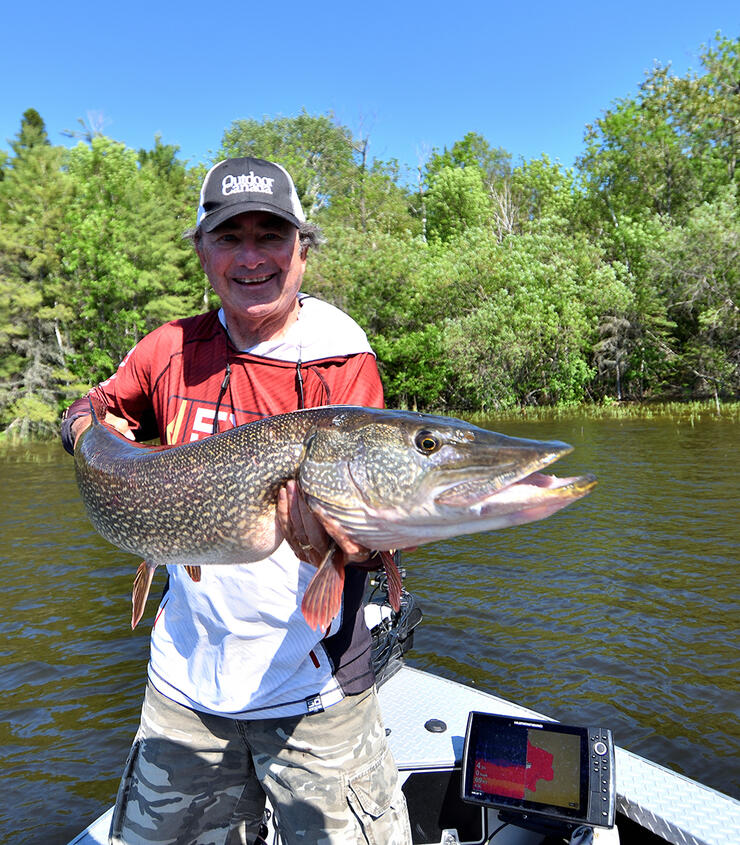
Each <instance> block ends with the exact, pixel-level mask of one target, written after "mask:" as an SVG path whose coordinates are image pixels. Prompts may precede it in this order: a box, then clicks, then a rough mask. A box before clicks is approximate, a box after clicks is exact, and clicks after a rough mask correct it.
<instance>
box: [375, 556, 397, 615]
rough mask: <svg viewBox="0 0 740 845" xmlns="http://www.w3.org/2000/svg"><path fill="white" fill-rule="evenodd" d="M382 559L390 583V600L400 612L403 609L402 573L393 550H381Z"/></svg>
mask: <svg viewBox="0 0 740 845" xmlns="http://www.w3.org/2000/svg"><path fill="white" fill-rule="evenodd" d="M380 559H381V560H382V561H383V566H384V568H385V577H386V578H387V583H388V602H389V603H390V606H391V607H392V608H393V609H394V610H395V611H396V613H398V611H399V610H400V609H401V586H402V585H401V573H400V572H399V571H398V567H397V566H396V561H395V560H394V559H393V552H380Z"/></svg>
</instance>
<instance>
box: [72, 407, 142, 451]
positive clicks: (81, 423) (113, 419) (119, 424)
mask: <svg viewBox="0 0 740 845" xmlns="http://www.w3.org/2000/svg"><path fill="white" fill-rule="evenodd" d="M104 422H106V423H108V425H110V426H112V427H113V428H115V430H116V431H117V432H118V433H119V434H122V435H123V436H124V437H127V438H128V439H129V440H135V439H136V438H135V437H134V433H133V431H131V429H130V427H129V424H128V420H125V419H124V418H123V417H117V416H115V415H114V414H111V413H110V411H109V412H108V413H107V414H106V415H105V420H104ZM91 423H92V415H91V414H83V415H82V416H81V417H77V419H76V420H75V421H74V422H73V423H72V436H73V437H74V441H75V446H76V445H77V438H78V437H79V436H80V435H81V434H82V432H83V431H84V430H85V429H86V428H88V427H89V426H90V424H91Z"/></svg>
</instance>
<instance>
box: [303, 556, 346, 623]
mask: <svg viewBox="0 0 740 845" xmlns="http://www.w3.org/2000/svg"><path fill="white" fill-rule="evenodd" d="M343 557H344V556H343V555H342V554H341V552H339V550H338V549H337V547H336V545H335V544H334V543H332V544H331V546H330V547H329V551H328V552H327V553H326V555H325V556H324V559H323V560H322V561H321V563H320V564H319V568H318V569H317V571H316V574H315V575H314V576H313V578H312V579H311V583H310V584H309V585H308V589H307V590H306V592H305V593H304V595H303V601H302V602H301V611H302V612H303V616H304V617H305V619H306V622H308V624H309V625H310V626H311V627H312V628H313V629H314V630H315V629H316V627H317V626H318V627H320V628H321V630H322V631H325V630H326V629H327V628H328V627H329V625H330V624H331V620H332V619H334V617H335V616H336V615H337V614H338V613H339V609H340V607H341V606H342V590H343V589H344V559H343Z"/></svg>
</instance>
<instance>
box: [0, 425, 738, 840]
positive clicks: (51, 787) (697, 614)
mask: <svg viewBox="0 0 740 845" xmlns="http://www.w3.org/2000/svg"><path fill="white" fill-rule="evenodd" d="M486 425H487V427H490V428H495V429H497V430H499V431H504V432H506V433H508V434H516V435H520V436H524V437H537V438H557V439H562V440H566V441H567V442H569V443H571V444H573V445H574V446H575V447H576V448H575V452H574V453H573V454H572V455H570V456H568V457H567V458H565V459H564V460H562V461H560V462H559V464H558V466H557V468H556V469H555V471H556V472H557V474H558V475H567V474H576V473H580V472H584V471H590V472H594V473H596V475H597V476H598V477H599V486H598V487H597V488H596V490H595V492H594V493H593V494H592V495H591V496H589V497H588V498H587V499H584V500H582V501H580V502H578V503H576V504H575V505H573V506H572V507H571V508H569V509H567V510H566V511H563V512H561V513H560V514H557V515H556V516H554V517H552V518H550V519H548V520H545V521H543V522H541V523H535V524H532V525H528V526H522V527H519V528H512V529H506V530H504V531H500V532H492V533H488V534H483V535H477V536H473V537H465V538H459V539H457V540H454V541H450V542H446V543H438V544H435V545H433V546H427V547H423V548H421V549H419V550H418V551H416V552H414V553H413V554H409V555H406V556H405V566H406V569H407V578H406V586H407V588H408V589H409V590H410V591H411V592H413V593H415V594H416V596H417V598H418V599H419V602H420V604H421V606H422V609H423V611H424V617H425V618H424V621H423V622H422V624H421V625H420V626H419V628H418V629H417V634H416V638H415V648H414V650H413V651H412V652H411V653H410V655H409V662H410V663H411V664H412V665H414V666H417V667H420V668H423V669H428V670H430V671H433V672H436V673H438V674H440V675H443V676H445V677H448V678H452V679H455V680H458V681H461V682H463V683H465V684H469V685H474V686H476V687H478V688H481V689H485V690H488V691H491V692H494V693H496V694H497V695H501V696H503V697H505V698H510V699H512V700H515V701H517V702H518V703H520V704H523V705H526V706H527V707H531V708H533V709H535V710H538V711H540V712H544V713H547V714H549V715H551V716H554V717H556V718H558V719H560V720H562V721H572V722H584V723H585V722H589V723H594V722H598V723H601V724H604V725H606V726H609V727H611V728H612V729H613V731H614V735H615V739H616V741H617V743H618V744H619V745H621V746H623V747H625V748H629V749H630V750H632V751H634V752H636V753H638V754H641V755H643V756H645V757H648V758H650V759H652V760H655V761H656V762H659V763H661V764H663V765H665V766H668V767H670V768H672V769H675V770H676V771H679V772H682V773H684V774H686V775H688V776H689V777H692V778H695V779H697V780H700V781H702V782H704V783H706V784H708V785H710V786H713V787H715V788H717V789H720V790H722V791H723V792H726V793H728V794H730V795H733V796H734V797H740V771H739V766H738V759H739V758H740V754H739V753H738V752H739V751H740V727H739V725H738V709H739V704H740V692H739V688H738V661H737V655H738V649H737V646H738V637H737V628H738V620H739V619H740V614H739V613H738V607H739V606H740V595H739V592H740V588H739V579H738V549H739V548H740V518H739V517H740V506H739V505H738V499H739V497H738V469H739V468H740V467H739V464H740V460H739V459H738V454H740V427H739V426H738V425H737V424H736V423H733V422H731V421H727V420H722V419H720V420H717V419H714V418H712V417H711V416H710V415H706V416H703V417H702V418H701V419H700V420H695V421H694V422H693V424H692V423H691V422H690V420H689V419H688V418H686V419H684V420H682V421H680V422H679V421H676V420H674V419H671V418H668V417H662V416H657V417H653V418H651V419H645V420H637V419H629V420H585V419H580V418H577V417H575V416H574V417H572V418H568V417H558V418H553V419H551V420H549V421H545V422H542V421H540V422H536V423H535V422H528V421H524V422H519V423H506V424H503V423H498V422H497V421H496V420H489V421H487V423H486ZM0 462H1V463H2V478H3V481H2V484H3V490H2V511H1V512H0V525H2V537H3V547H2V550H1V552H0V556H1V557H2V564H3V569H2V571H3V574H4V581H3V582H2V589H1V590H0V637H1V640H2V645H0V690H1V693H2V698H0V761H1V764H2V787H3V800H2V801H0V842H3V843H11V842H13V843H16V842H17V843H24V845H41V843H43V844H44V845H57V843H66V842H68V841H69V839H71V838H72V837H73V835H74V834H76V833H77V832H79V830H80V829H81V828H82V827H84V826H85V825H86V824H87V823H88V822H89V821H91V820H92V819H93V818H94V817H95V816H96V815H98V814H99V813H100V812H101V811H103V810H104V809H105V808H106V807H108V806H109V805H110V804H111V803H112V801H113V798H114V796H115V791H116V787H117V782H118V778H119V775H120V770H121V767H122V765H123V761H124V759H125V755H126V753H127V751H128V747H129V744H130V741H131V738H132V736H133V732H134V730H135V728H136V724H137V722H138V711H139V707H140V703H141V695H142V691H143V682H144V677H145V668H146V661H147V651H148V634H147V629H148V626H147V624H146V623H147V621H148V622H149V623H151V612H152V609H153V605H152V604H150V606H149V613H148V615H147V617H145V620H144V623H142V624H141V625H140V626H139V629H138V630H137V631H136V632H134V633H132V632H131V631H130V630H129V622H128V619H129V616H130V592H131V583H132V579H133V575H134V571H135V567H136V564H137V563H138V561H137V560H136V559H134V558H132V557H130V556H127V555H125V554H123V553H122V552H119V551H117V550H115V549H113V548H112V547H110V546H109V545H108V544H107V543H106V542H105V541H104V540H102V539H101V538H99V537H98V536H97V535H96V534H95V533H94V531H93V530H92V528H91V527H90V525H89V523H88V522H87V519H86V517H85V515H84V513H83V510H82V506H81V503H80V500H79V497H78V494H77V488H76V485H75V481H74V473H73V466H72V461H71V459H70V458H69V456H67V455H66V454H64V453H63V451H62V449H61V447H60V446H58V445H51V446H43V445H41V446H33V447H26V448H19V449H16V450H9V451H6V452H5V453H4V455H3V457H2V458H0ZM162 583H163V582H162V575H161V574H159V575H158V576H157V580H156V581H155V586H154V587H153V590H152V592H153V593H157V592H158V591H159V589H160V588H161V584H162ZM158 585H159V586H158Z"/></svg>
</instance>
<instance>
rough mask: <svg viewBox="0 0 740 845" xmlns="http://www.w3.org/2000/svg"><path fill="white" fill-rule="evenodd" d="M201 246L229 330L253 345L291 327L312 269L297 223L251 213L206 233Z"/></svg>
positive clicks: (235, 217)
mask: <svg viewBox="0 0 740 845" xmlns="http://www.w3.org/2000/svg"><path fill="white" fill-rule="evenodd" d="M196 249H197V252H198V257H199V258H200V263H201V266H202V267H203V270H204V271H205V273H206V275H207V276H208V280H209V281H210V283H211V285H212V286H213V289H214V291H215V292H216V293H217V294H218V296H219V297H220V299H221V304H222V305H223V308H224V313H225V314H226V322H227V325H228V326H229V331H232V332H235V333H238V334H240V335H241V336H242V339H247V340H249V342H250V345H251V344H252V343H256V342H258V341H263V340H269V339H271V338H275V337H280V336H281V335H282V334H283V333H284V332H285V330H287V328H288V326H289V325H290V324H291V323H292V322H293V319H294V315H295V313H296V309H297V305H296V294H297V293H298V291H299V289H300V287H301V282H302V280H303V273H304V270H305V269H306V254H305V252H303V253H301V249H300V245H299V242H298V229H296V227H295V226H293V225H291V224H290V223H289V222H288V221H287V220H283V218H282V217H277V216H275V215H274V214H269V213H268V212H265V211H246V212H244V213H242V214H237V215H235V216H234V217H231V218H229V219H228V220H227V221H225V222H224V223H222V224H221V225H219V226H217V227H216V228H215V229H214V230H213V231H212V232H203V235H202V237H201V239H200V243H198V244H197V246H196Z"/></svg>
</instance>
